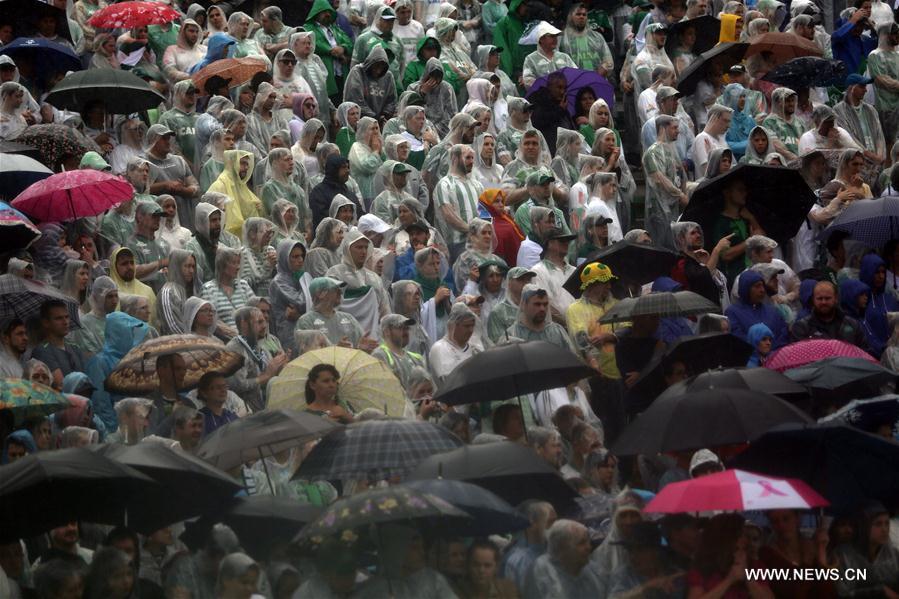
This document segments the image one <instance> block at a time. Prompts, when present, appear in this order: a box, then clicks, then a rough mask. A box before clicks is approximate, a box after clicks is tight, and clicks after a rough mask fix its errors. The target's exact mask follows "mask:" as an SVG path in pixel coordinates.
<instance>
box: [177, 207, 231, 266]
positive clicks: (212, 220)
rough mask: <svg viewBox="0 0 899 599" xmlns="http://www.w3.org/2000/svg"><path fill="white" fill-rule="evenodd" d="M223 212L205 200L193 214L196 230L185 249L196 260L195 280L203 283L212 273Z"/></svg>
mask: <svg viewBox="0 0 899 599" xmlns="http://www.w3.org/2000/svg"><path fill="white" fill-rule="evenodd" d="M222 217H223V212H222V211H221V210H219V209H218V208H216V207H215V206H213V205H212V204H209V203H207V202H200V203H199V204H197V207H196V214H195V215H194V219H195V220H194V227H195V229H196V232H195V233H194V236H193V238H191V239H190V241H188V242H187V245H186V246H185V249H186V250H187V251H188V252H190V253H191V254H192V255H193V256H194V258H196V261H197V275H196V276H197V280H198V281H200V283H205V282H207V281H209V280H211V279H212V277H213V275H214V271H215V269H214V265H215V252H216V249H217V248H218V245H219V238H220V237H221V232H222Z"/></svg>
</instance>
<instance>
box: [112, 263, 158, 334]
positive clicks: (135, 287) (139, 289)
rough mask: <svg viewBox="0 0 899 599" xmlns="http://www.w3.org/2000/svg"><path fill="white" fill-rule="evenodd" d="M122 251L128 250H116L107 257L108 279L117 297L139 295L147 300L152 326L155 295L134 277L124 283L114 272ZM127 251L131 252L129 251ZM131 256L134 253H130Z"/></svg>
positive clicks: (154, 312) (147, 286) (116, 272)
mask: <svg viewBox="0 0 899 599" xmlns="http://www.w3.org/2000/svg"><path fill="white" fill-rule="evenodd" d="M123 249H128V248H121V247H120V248H116V250H115V251H113V252H112V255H111V256H110V257H109V264H110V266H109V278H110V279H112V281H113V282H114V283H115V284H116V287H118V290H119V295H140V296H143V297H145V298H147V301H148V302H149V303H150V315H151V316H150V318H151V324H153V322H152V319H153V318H154V317H155V314H156V293H155V292H154V291H153V289H152V288H151V287H150V286H149V285H144V284H143V283H141V282H140V281H139V280H138V279H137V277H134V278H133V279H132V280H130V281H125V280H124V279H122V278H121V277H120V276H119V273H118V271H116V268H115V263H116V258H117V257H118V255H119V252H121V251H122V250H123ZM128 251H131V250H130V249H129V250H128ZM131 253H132V255H133V254H134V252H131Z"/></svg>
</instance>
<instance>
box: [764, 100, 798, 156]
mask: <svg viewBox="0 0 899 599" xmlns="http://www.w3.org/2000/svg"><path fill="white" fill-rule="evenodd" d="M795 95H796V92H794V91H793V90H791V89H790V88H787V87H779V88H777V89H775V90H774V91H773V92H771V114H770V115H768V118H766V119H765V120H764V121H762V126H763V127H764V128H765V129H767V130H768V133H770V134H771V135H772V136H774V137H775V138H776V139H777V140H779V141H780V143H782V144H783V145H784V146H786V148H787V149H788V150H789V151H790V152H792V153H793V154H799V138H800V137H802V134H803V133H804V128H803V126H802V123H801V122H800V121H799V119H798V118H797V117H796V115H795V114H793V115H791V116H790V118H789V120H787V118H786V115H785V114H784V103H785V102H786V101H787V98H789V97H790V96H795Z"/></svg>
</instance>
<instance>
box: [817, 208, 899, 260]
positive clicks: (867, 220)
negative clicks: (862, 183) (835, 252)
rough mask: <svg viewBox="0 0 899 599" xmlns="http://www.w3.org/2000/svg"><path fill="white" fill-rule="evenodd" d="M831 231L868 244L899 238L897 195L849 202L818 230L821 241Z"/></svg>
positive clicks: (872, 245) (876, 245) (883, 243)
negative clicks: (821, 229)
mask: <svg viewBox="0 0 899 599" xmlns="http://www.w3.org/2000/svg"><path fill="white" fill-rule="evenodd" d="M834 231H843V232H845V233H849V238H850V239H854V240H856V241H859V242H861V243H863V244H865V245H866V246H868V247H872V248H879V247H883V246H884V245H885V244H886V242H888V241H889V240H891V239H899V197H894V196H887V197H883V198H876V199H873V200H865V201H864V202H852V203H850V204H849V205H848V206H846V209H845V210H843V211H842V212H840V214H839V215H838V216H837V217H836V218H835V219H833V222H831V223H830V225H829V226H828V227H827V228H826V229H824V230H823V231H821V233H820V234H819V235H818V239H820V240H821V242H822V243H824V242H826V241H827V239H828V238H829V237H830V235H831V234H832V233H833V232H834Z"/></svg>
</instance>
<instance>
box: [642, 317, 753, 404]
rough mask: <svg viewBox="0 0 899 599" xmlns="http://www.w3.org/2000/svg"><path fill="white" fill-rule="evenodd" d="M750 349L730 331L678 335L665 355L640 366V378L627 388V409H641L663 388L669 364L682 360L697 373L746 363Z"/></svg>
mask: <svg viewBox="0 0 899 599" xmlns="http://www.w3.org/2000/svg"><path fill="white" fill-rule="evenodd" d="M752 352H753V349H752V346H751V345H749V344H748V343H746V342H745V341H743V340H742V339H740V338H739V337H735V336H733V335H731V334H730V333H706V334H704V335H695V336H693V337H681V338H680V339H678V340H677V341H676V342H675V343H674V344H673V345H672V346H671V347H669V348H668V350H667V351H666V352H665V354H664V355H662V356H660V357H658V358H655V359H653V360H652V361H651V362H650V363H649V364H648V365H647V366H646V367H645V368H644V369H643V372H642V373H641V374H640V378H638V379H637V382H636V383H634V386H633V387H631V388H630V389H629V390H628V393H627V404H628V411H630V412H631V413H637V412H642V411H643V410H645V409H646V406H648V405H649V404H650V403H651V402H652V400H654V399H655V398H656V397H658V396H659V394H660V393H662V392H663V391H665V389H666V384H665V376H664V371H665V367H666V366H667V365H669V364H673V363H674V362H683V363H684V364H685V365H686V366H687V371H688V372H689V373H700V372H703V371H705V370H711V369H712V368H720V367H724V366H745V365H746V362H747V361H749V357H750V356H751V355H752ZM743 388H747V387H743Z"/></svg>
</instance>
